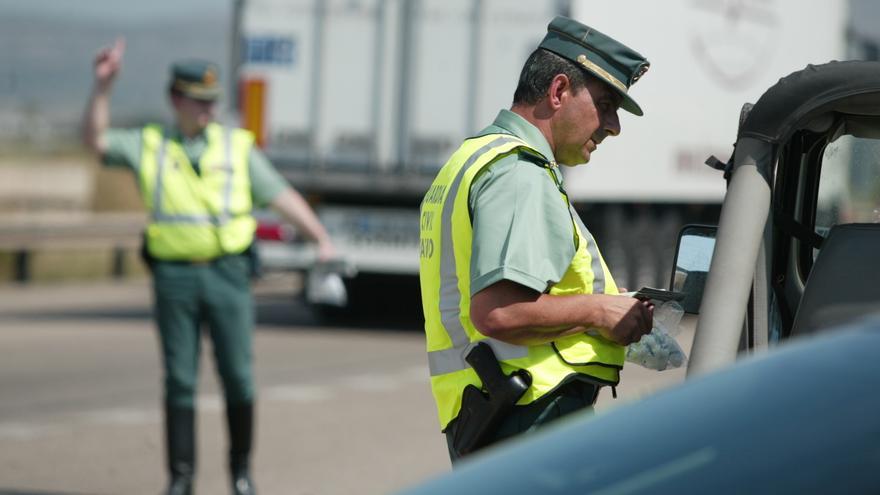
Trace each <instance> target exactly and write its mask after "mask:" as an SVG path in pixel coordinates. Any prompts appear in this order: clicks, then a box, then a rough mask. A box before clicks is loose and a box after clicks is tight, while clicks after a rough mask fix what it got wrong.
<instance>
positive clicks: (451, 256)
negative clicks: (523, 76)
mask: <svg viewBox="0 0 880 495" xmlns="http://www.w3.org/2000/svg"><path fill="white" fill-rule="evenodd" d="M519 152H528V153H529V154H536V155H537V156H539V157H540V156H541V155H540V154H539V153H538V152H537V151H535V150H533V149H531V148H529V147H528V145H526V144H525V143H524V142H522V141H521V140H519V139H518V138H516V137H515V136H511V135H504V134H496V135H488V136H481V137H478V138H473V139H469V140H467V141H465V142H464V143H463V144H462V146H461V147H460V148H459V150H458V151H456V152H455V153H454V154H453V156H452V157H451V158H450V160H449V162H447V164H446V165H445V166H444V167H443V168H442V169H441V171H440V172H439V173H438V175H437V178H436V179H435V181H434V183H433V184H432V186H431V188H430V189H429V191H428V193H427V194H426V195H425V198H424V200H423V201H422V208H421V210H422V211H421V245H422V249H421V256H420V275H421V277H420V283H421V290H422V303H423V309H424V312H425V332H426V336H427V346H428V362H429V368H430V370H431V385H432V390H433V392H434V397H435V401H436V403H437V409H438V416H439V419H440V426H441V428H445V426H446V425H447V424H448V422H449V421H451V420H452V419H454V418H455V417H456V416H457V415H458V411H459V409H460V407H461V391H462V390H463V389H464V387H465V386H466V385H468V384H475V385H478V386H479V384H480V380H479V379H478V378H477V376H476V374H475V373H474V371H473V370H472V369H471V368H470V366H469V365H468V364H467V362H466V361H465V359H464V358H465V356H466V355H467V352H468V351H469V350H470V348H471V347H472V346H473V344H474V343H476V342H479V341H486V342H488V343H489V345H490V346H491V347H492V348H493V349H494V351H495V353H496V356H497V357H498V359H499V360H500V361H501V363H502V368H503V369H504V370H505V372H507V373H509V372H510V371H512V370H514V369H520V368H525V369H528V370H529V371H530V372H531V373H532V377H533V385H532V387H530V389H529V391H528V392H527V393H526V395H525V396H524V397H523V398H522V399H521V400H520V404H527V403H529V402H532V401H534V400H536V399H538V398H540V397H541V396H543V395H544V394H545V393H547V392H549V391H550V390H552V389H554V388H555V387H556V386H558V385H559V384H560V383H561V382H562V381H563V380H564V379H565V378H566V377H568V376H570V375H572V374H575V373H577V374H584V375H590V376H591V377H592V379H595V380H597V381H601V382H605V383H617V381H618V379H619V375H618V371H619V369H620V367H621V366H622V364H623V348H622V347H620V346H617V345H616V344H612V343H610V342H608V341H605V340H604V339H601V338H599V337H592V336H588V335H585V334H580V335H575V336H571V337H568V338H565V339H559V340H558V341H557V342H556V343H554V344H553V345H551V344H542V345H535V346H517V345H512V344H507V343H504V342H501V341H497V340H494V339H489V338H486V337H485V336H483V335H482V334H480V333H479V332H478V331H477V330H476V328H475V327H474V326H473V323H472V322H471V321H470V254H471V236H472V231H471V224H470V214H469V208H468V197H469V193H470V187H471V184H472V182H473V179H474V178H475V177H476V175H477V174H478V173H479V171H480V170H481V169H483V168H484V167H486V166H488V165H489V164H490V163H492V162H494V161H495V160H496V159H498V158H499V157H501V156H505V155H507V154H510V153H519ZM548 172H549V173H550V175H551V177H552V178H553V180H554V181H556V176H555V175H554V174H555V172H554V171H553V170H550V169H548ZM557 186H559V189H560V193H561V198H563V199H564V200H565V201H566V203H568V198H567V196H566V195H565V193H564V191H563V190H562V188H561V185H560V184H559V183H558V182H557ZM566 206H569V205H568V204H567V205H566ZM571 215H572V229H573V242H575V243H576V246H577V247H578V250H577V253H576V255H575V257H574V259H573V260H572V263H571V265H570V266H569V269H568V270H567V272H566V274H565V275H564V277H563V279H562V280H560V281H559V282H558V283H556V284H555V285H554V286H553V287H551V290H550V293H551V294H565V293H579V294H583V293H592V292H596V293H602V292H607V293H616V292H617V288H616V286H615V285H614V282H613V279H611V277H610V274H609V273H608V272H607V268H606V267H605V266H604V263H603V262H602V259H601V255H600V254H599V252H598V249H597V248H596V246H595V242H593V239H592V237H591V236H590V235H589V232H588V231H587V230H586V229H585V228H584V227H583V226H582V223H581V222H580V219H579V218H578V216H577V214H576V213H574V210H571ZM606 274H607V276H606ZM557 344H558V345H557Z"/></svg>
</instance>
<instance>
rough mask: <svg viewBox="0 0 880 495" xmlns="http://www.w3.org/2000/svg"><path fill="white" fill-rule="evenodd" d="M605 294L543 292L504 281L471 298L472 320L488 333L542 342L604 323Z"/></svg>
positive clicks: (519, 341) (513, 341)
mask: <svg viewBox="0 0 880 495" xmlns="http://www.w3.org/2000/svg"><path fill="white" fill-rule="evenodd" d="M601 297H602V296H591V295H570V296H554V295H549V294H540V293H538V292H535V291H532V290H530V289H528V288H526V287H523V286H521V285H518V284H515V283H513V282H509V281H501V282H498V283H497V284H494V285H493V286H491V287H488V288H487V289H484V290H483V291H480V292H479V293H477V294H475V295H474V297H472V298H471V314H470V316H471V321H473V323H474V325H475V326H476V327H477V329H478V330H479V331H480V332H481V333H483V334H484V335H486V336H488V337H492V338H494V339H498V340H501V341H504V342H508V343H511V344H516V345H533V344H542V343H545V342H550V341H553V340H556V339H558V338H560V337H564V336H566V335H572V334H576V333H582V332H585V331H586V330H587V329H588V328H590V327H592V326H599V325H601V324H602V323H603V318H602V305H601V302H602V301H601Z"/></svg>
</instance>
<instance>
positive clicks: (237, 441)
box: [226, 404, 256, 495]
mask: <svg viewBox="0 0 880 495" xmlns="http://www.w3.org/2000/svg"><path fill="white" fill-rule="evenodd" d="M226 419H227V420H228V422H229V472H230V474H231V475H232V493H233V495H254V494H255V493H256V490H255V489H254V482H253V480H251V473H250V455H251V445H252V444H253V433H254V405H253V404H237V405H229V404H227V405H226Z"/></svg>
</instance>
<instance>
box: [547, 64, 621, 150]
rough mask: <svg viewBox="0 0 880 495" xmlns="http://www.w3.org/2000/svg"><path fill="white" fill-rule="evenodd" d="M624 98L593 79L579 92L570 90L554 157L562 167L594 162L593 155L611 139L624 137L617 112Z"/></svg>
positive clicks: (557, 129) (561, 114)
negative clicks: (618, 136)
mask: <svg viewBox="0 0 880 495" xmlns="http://www.w3.org/2000/svg"><path fill="white" fill-rule="evenodd" d="M620 101H621V97H620V95H618V94H617V93H616V92H615V91H614V90H612V89H611V88H609V87H608V85H607V84H605V83H603V82H601V81H599V80H597V79H593V78H590V79H589V80H588V81H587V86H586V87H585V88H581V89H580V90H578V91H575V92H572V91H571V90H570V89H569V91H568V92H567V93H566V94H565V96H564V97H563V99H562V106H561V107H560V109H559V115H558V119H557V125H556V126H555V129H554V131H553V141H554V144H555V149H554V154H555V155H556V161H557V163H559V164H561V165H570V166H571V165H578V164H581V163H587V162H588V161H590V155H591V154H592V152H593V151H595V150H596V147H597V146H599V144H600V143H601V142H602V140H603V139H605V138H606V137H607V136H608V135H612V136H616V135H618V134H620V119H618V117H617V109H618V108H619V107H620Z"/></svg>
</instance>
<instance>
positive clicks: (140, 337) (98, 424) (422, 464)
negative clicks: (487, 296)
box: [0, 279, 690, 495]
mask: <svg viewBox="0 0 880 495" xmlns="http://www.w3.org/2000/svg"><path fill="white" fill-rule="evenodd" d="M294 286H295V283H294V282H291V281H289V280H286V279H276V280H274V281H272V280H270V281H268V282H265V283H263V284H261V285H260V286H259V287H258V288H257V289H258V291H257V292H258V297H257V301H258V320H259V321H258V328H257V332H256V337H255V355H256V365H255V366H256V368H255V371H256V375H257V385H258V390H259V391H258V394H259V403H258V426H257V429H258V436H257V444H256V452H255V456H254V457H255V458H254V470H255V481H256V484H257V488H258V489H259V491H260V493H261V494H264V495H272V494H285V495H286V494H303V495H305V494H347V493H358V494H380V493H391V492H394V491H396V490H398V489H400V488H403V487H406V486H409V485H411V484H413V483H417V482H419V481H421V480H424V479H426V478H428V477H431V476H433V475H436V474H439V473H443V472H446V471H447V470H449V461H448V458H447V455H446V448H445V442H444V439H443V437H442V436H441V435H440V434H439V431H438V425H437V424H436V416H435V412H434V405H433V400H432V398H431V394H430V390H429V384H428V372H427V366H426V363H425V354H424V339H423V336H422V332H421V328H420V327H421V322H420V320H419V317H418V314H417V313H413V314H410V315H400V314H396V315H395V317H394V319H393V320H391V319H388V318H385V317H383V316H374V317H371V318H369V319H366V320H364V319H359V320H350V321H340V320H336V323H332V324H327V323H321V320H320V319H318V318H316V316H315V315H314V313H313V312H311V311H310V310H309V309H308V308H306V307H304V306H303V305H302V304H301V303H299V302H298V301H296V300H295V299H294V298H293V297H292V294H293V292H294V290H295V289H294ZM685 340H686V341H687V343H688V344H689V341H690V335H689V334H686V335H685V336H683V337H682V341H683V342H684V341H685ZM157 345H158V342H157V338H156V334H155V332H154V329H153V325H152V322H151V319H150V291H149V286H148V285H147V284H146V283H145V282H127V283H124V284H101V285H87V286H81V285H64V286H43V287H40V286H31V287H10V286H8V287H0V495H85V494H89V495H91V494H155V493H160V491H161V489H162V487H163V486H164V484H165V470H164V452H163V444H162V441H161V438H162V437H161V434H162V423H161V417H160V410H159V404H160V397H161V386H160V369H159V365H160V363H159V356H158V352H157ZM210 352H211V351H210V345H209V341H208V340H205V343H204V345H203V359H202V372H201V376H200V380H201V384H200V394H199V399H198V401H199V416H198V420H199V430H198V451H199V454H198V458H199V461H198V478H197V484H196V487H197V493H198V494H201V495H207V494H222V493H228V488H227V484H226V483H227V475H226V472H225V465H226V460H225V451H226V437H225V430H224V424H223V421H222V417H223V410H222V401H221V396H220V394H219V393H218V387H217V382H216V379H215V373H214V368H213V361H212V359H210V358H209V356H210ZM624 373H625V376H624V383H623V385H622V386H621V387H619V388H618V393H619V396H620V398H619V399H618V400H616V401H612V400H611V399H610V394H609V393H607V392H603V394H602V396H601V397H600V402H599V405H598V407H597V408H598V409H599V410H606V409H608V408H611V407H613V405H614V404H620V403H623V402H625V401H627V400H632V399H636V398H638V397H640V396H642V395H644V394H647V393H650V392H651V391H653V390H654V389H657V388H659V387H663V386H666V385H669V384H672V383H676V382H678V381H680V380H681V379H682V377H683V372H682V371H681V370H673V371H665V372H662V373H657V372H652V371H647V370H644V369H642V368H639V367H637V366H628V367H627V368H626V370H625V371H624Z"/></svg>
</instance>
